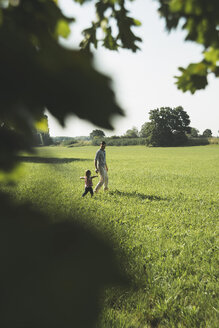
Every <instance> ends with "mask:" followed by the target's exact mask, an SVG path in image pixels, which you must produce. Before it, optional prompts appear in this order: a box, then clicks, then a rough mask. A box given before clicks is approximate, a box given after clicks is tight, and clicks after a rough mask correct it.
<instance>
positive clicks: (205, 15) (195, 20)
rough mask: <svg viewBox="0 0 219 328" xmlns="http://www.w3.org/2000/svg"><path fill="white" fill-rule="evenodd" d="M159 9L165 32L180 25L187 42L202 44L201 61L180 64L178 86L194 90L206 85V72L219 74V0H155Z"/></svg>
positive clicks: (184, 89) (192, 91)
mask: <svg viewBox="0 0 219 328" xmlns="http://www.w3.org/2000/svg"><path fill="white" fill-rule="evenodd" d="M158 2H159V3H160V8H159V12H160V15H161V17H163V18H164V19H165V23H166V28H167V30H168V31H171V30H173V29H176V28H177V27H180V28H182V29H183V30H184V31H185V32H186V38H185V40H186V41H192V42H195V43H197V44H200V45H202V46H203V52H202V60H201V61H200V62H198V63H191V64H189V65H188V66H187V68H182V67H180V68H179V70H180V72H181V75H180V76H177V77H176V78H177V82H176V84H177V87H178V88H179V89H181V90H182V91H184V92H185V91H190V92H191V93H194V92H195V91H196V90H199V89H204V88H205V87H206V85H207V84H208V80H207V77H208V75H209V74H214V75H215V76H216V77H218V76H219V66H218V62H219V1H218V0H211V1H207V0H184V1H182V0H158Z"/></svg>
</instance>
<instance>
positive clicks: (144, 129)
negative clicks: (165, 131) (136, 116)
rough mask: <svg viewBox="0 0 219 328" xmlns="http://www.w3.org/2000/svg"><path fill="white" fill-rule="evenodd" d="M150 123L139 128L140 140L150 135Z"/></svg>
mask: <svg viewBox="0 0 219 328" xmlns="http://www.w3.org/2000/svg"><path fill="white" fill-rule="evenodd" d="M150 131H151V129H150V122H145V123H144V124H143V125H142V126H141V130H140V132H139V135H140V137H141V138H147V137H148V136H149V135H150Z"/></svg>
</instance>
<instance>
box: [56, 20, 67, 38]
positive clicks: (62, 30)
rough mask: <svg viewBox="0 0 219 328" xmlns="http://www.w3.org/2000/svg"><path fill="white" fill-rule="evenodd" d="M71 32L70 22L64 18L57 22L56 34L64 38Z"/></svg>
mask: <svg viewBox="0 0 219 328" xmlns="http://www.w3.org/2000/svg"><path fill="white" fill-rule="evenodd" d="M70 33H71V30H70V27H69V23H68V22H67V21H66V20H64V19H60V20H59V21H58V23H57V26H56V31H55V34H56V35H57V36H62V37H63V38H65V39H67V37H68V36H69V35H70Z"/></svg>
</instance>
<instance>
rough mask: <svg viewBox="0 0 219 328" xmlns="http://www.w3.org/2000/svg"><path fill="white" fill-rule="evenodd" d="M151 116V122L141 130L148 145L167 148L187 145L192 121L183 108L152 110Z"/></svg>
mask: <svg viewBox="0 0 219 328" xmlns="http://www.w3.org/2000/svg"><path fill="white" fill-rule="evenodd" d="M149 114H150V116H149V119H150V122H147V123H145V124H144V125H143V126H142V129H141V135H142V136H144V137H145V138H146V144H147V145H151V146H156V147H159V146H160V147H166V146H180V145H185V144H186V142H187V136H186V133H188V132H190V127H189V124H190V119H189V116H188V114H187V113H186V112H185V111H184V110H183V108H182V107H181V106H179V107H176V108H173V109H172V108H170V107H162V108H160V109H154V110H151V111H150V112H149Z"/></svg>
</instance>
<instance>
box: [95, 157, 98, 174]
mask: <svg viewBox="0 0 219 328" xmlns="http://www.w3.org/2000/svg"><path fill="white" fill-rule="evenodd" d="M94 166H95V172H96V173H97V172H98V168H97V160H96V159H95V160H94Z"/></svg>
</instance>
